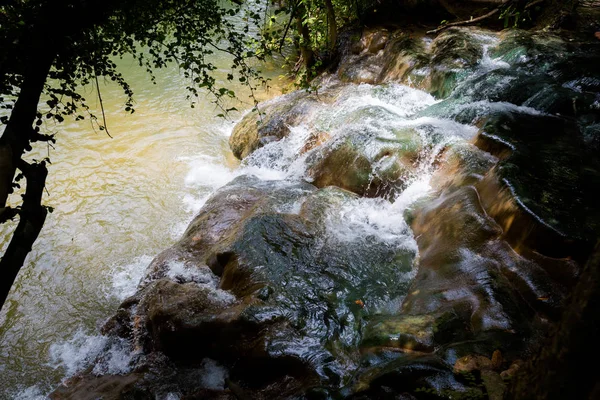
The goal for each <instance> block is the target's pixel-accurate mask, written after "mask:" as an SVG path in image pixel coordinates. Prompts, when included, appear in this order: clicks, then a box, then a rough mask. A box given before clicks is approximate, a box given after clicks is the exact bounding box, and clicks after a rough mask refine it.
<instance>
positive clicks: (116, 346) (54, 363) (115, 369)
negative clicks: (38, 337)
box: [49, 330, 135, 377]
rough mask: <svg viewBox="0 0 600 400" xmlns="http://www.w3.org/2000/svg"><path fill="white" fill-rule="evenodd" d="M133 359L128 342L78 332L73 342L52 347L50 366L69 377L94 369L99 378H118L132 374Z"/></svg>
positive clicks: (65, 342) (69, 341)
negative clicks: (116, 376) (60, 370)
mask: <svg viewBox="0 0 600 400" xmlns="http://www.w3.org/2000/svg"><path fill="white" fill-rule="evenodd" d="M134 356H135V354H134V353H133V352H132V349H131V347H130V345H129V343H128V342H127V341H126V340H125V339H121V338H115V337H110V338H109V337H107V336H101V335H88V334H86V333H85V332H83V331H82V330H79V331H77V333H75V335H74V336H73V337H72V338H71V339H69V340H66V341H64V342H62V343H55V344H52V345H51V346H50V363H49V365H50V366H51V367H53V368H62V369H64V370H65V376H66V377H71V376H73V375H75V374H76V373H77V372H80V371H82V370H83V369H85V368H88V367H90V366H91V365H94V368H93V370H92V372H93V373H94V374H96V375H106V374H110V375H116V374H124V373H127V372H129V371H130V367H131V363H132V361H133V359H134Z"/></svg>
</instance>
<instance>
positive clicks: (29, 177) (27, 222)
mask: <svg viewBox="0 0 600 400" xmlns="http://www.w3.org/2000/svg"><path fill="white" fill-rule="evenodd" d="M32 54H34V55H36V57H35V61H31V62H30V64H29V67H28V71H27V73H26V74H25V77H24V81H23V85H22V87H21V91H20V92H19V97H18V98H17V101H16V103H15V106H14V108H13V110H12V113H11V115H10V119H9V121H8V124H7V126H6V129H5V130H4V133H3V134H2V137H0V152H1V154H2V155H3V156H4V155H8V156H10V157H7V158H4V157H3V159H2V161H0V168H2V172H1V174H0V177H2V179H3V180H2V181H1V182H0V194H1V195H2V197H0V210H1V209H3V208H4V206H5V205H6V196H7V195H8V193H9V192H10V191H11V190H10V189H11V186H12V181H13V179H14V177H15V173H16V170H17V168H19V169H20V170H21V172H23V175H24V176H25V179H26V182H27V188H26V190H25V195H24V196H23V203H22V206H21V209H20V211H19V213H18V215H19V224H18V225H17V228H16V230H15V232H14V234H13V237H12V239H11V241H10V244H9V245H8V248H7V250H6V252H5V253H4V255H3V256H2V260H0V309H2V306H3V305H4V302H5V300H6V297H7V296H8V292H9V291H10V288H11V286H12V284H13V282H14V280H15V278H16V276H17V274H18V272H19V270H20V269H21V267H22V266H23V263H24V262H25V257H27V253H29V251H30V250H31V247H32V245H33V242H35V240H36V239H37V237H38V235H39V233H40V231H41V229H42V226H43V225H44V221H45V220H46V209H45V208H44V207H43V206H42V195H43V192H44V187H45V185H46V176H47V175H48V171H47V169H46V166H45V164H44V163H40V164H31V165H30V164H27V163H26V162H24V161H22V160H21V157H22V155H23V153H24V152H25V151H26V149H27V148H28V147H29V146H30V144H29V143H30V140H31V139H32V137H33V134H34V133H35V132H34V130H33V123H34V121H35V118H36V114H37V109H38V103H39V101H40V96H41V94H42V90H43V89H44V83H45V82H46V78H47V76H48V73H49V72H50V67H51V66H52V63H53V61H54V55H53V53H52V52H51V48H50V47H49V46H46V48H45V49H44V50H40V51H38V52H35V51H34V52H32Z"/></svg>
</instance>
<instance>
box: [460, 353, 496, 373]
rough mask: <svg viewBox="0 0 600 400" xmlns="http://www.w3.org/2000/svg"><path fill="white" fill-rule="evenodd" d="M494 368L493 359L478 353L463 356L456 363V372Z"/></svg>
mask: <svg viewBox="0 0 600 400" xmlns="http://www.w3.org/2000/svg"><path fill="white" fill-rule="evenodd" d="M492 368H493V365H492V360H490V359H489V358H487V357H484V356H481V355H478V354H472V355H468V356H464V357H461V358H459V359H458V360H456V362H455V363H454V373H455V374H460V373H466V372H473V371H489V370H491V369H492Z"/></svg>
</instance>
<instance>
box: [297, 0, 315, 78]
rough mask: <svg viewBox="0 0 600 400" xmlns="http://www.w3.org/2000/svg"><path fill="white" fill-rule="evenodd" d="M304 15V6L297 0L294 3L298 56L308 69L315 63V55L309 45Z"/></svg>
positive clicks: (308, 32)
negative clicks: (298, 39)
mask: <svg viewBox="0 0 600 400" xmlns="http://www.w3.org/2000/svg"><path fill="white" fill-rule="evenodd" d="M305 17H306V7H305V6H304V4H302V2H301V1H298V3H297V5H296V29H297V30H298V34H299V35H300V44H299V47H300V56H301V57H302V62H303V64H304V66H305V67H306V69H307V70H309V69H310V68H311V67H312V66H313V65H314V63H315V55H314V52H313V50H312V49H311V47H310V30H309V29H308V24H305V23H304V21H303V20H304V18H305Z"/></svg>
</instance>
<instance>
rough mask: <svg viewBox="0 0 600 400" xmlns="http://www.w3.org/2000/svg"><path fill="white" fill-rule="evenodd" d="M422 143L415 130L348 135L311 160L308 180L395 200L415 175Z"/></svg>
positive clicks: (316, 154) (329, 145)
mask: <svg viewBox="0 0 600 400" xmlns="http://www.w3.org/2000/svg"><path fill="white" fill-rule="evenodd" d="M422 146H423V141H422V138H421V137H420V135H419V133H418V132H417V131H416V130H414V129H402V130H398V131H397V132H395V133H394V134H393V135H392V136H391V137H390V138H387V137H377V136H376V135H374V134H373V133H369V132H349V133H348V134H346V135H344V136H343V137H339V138H336V140H333V141H331V142H330V143H328V144H327V145H326V146H323V147H322V149H320V151H318V152H315V153H314V154H313V155H311V157H310V158H309V159H308V164H309V165H310V168H309V170H308V174H307V175H308V177H309V178H310V179H311V180H312V183H313V184H314V185H315V186H317V187H326V186H338V187H340V188H342V189H346V190H349V191H351V192H354V193H356V194H358V195H361V196H369V197H376V196H377V197H386V198H389V197H393V196H394V194H396V193H399V192H400V191H402V189H403V188H404V187H405V182H406V181H407V180H408V179H409V178H410V177H411V176H412V175H413V174H414V170H415V167H416V165H417V162H418V159H419V155H420V152H421V150H422V148H423V147H422Z"/></svg>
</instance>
